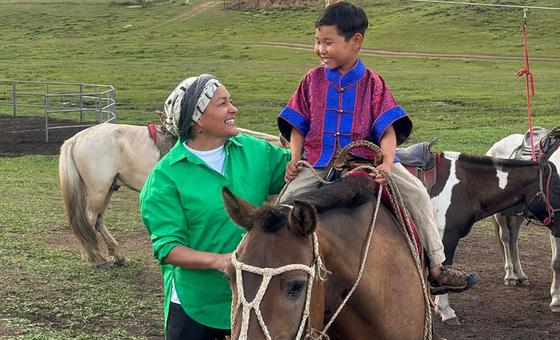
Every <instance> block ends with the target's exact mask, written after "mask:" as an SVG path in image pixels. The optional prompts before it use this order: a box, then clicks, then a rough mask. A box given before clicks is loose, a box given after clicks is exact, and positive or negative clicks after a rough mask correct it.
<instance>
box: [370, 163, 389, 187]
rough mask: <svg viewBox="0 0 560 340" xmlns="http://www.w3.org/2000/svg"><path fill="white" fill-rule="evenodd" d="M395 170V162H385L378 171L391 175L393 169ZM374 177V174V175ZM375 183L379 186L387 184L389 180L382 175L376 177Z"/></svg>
mask: <svg viewBox="0 0 560 340" xmlns="http://www.w3.org/2000/svg"><path fill="white" fill-rule="evenodd" d="M392 168H393V162H383V163H381V164H379V165H378V166H377V168H376V169H377V170H381V171H384V172H385V173H387V174H389V175H390V174H391V169H392ZM372 175H373V174H372ZM374 178H375V182H376V183H377V184H386V183H387V178H386V177H385V175H383V174H382V173H379V174H377V175H375V177H374Z"/></svg>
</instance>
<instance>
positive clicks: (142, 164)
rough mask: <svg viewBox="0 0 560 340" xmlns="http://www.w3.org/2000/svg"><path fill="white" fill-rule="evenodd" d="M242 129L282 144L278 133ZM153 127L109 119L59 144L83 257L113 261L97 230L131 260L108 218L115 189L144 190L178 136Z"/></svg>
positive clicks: (117, 260)
mask: <svg viewBox="0 0 560 340" xmlns="http://www.w3.org/2000/svg"><path fill="white" fill-rule="evenodd" d="M239 130H240V131H241V132H242V133H247V134H250V135H253V136H255V137H257V138H261V139H265V140H267V141H269V142H271V143H273V144H275V145H281V142H280V139H279V138H278V137H276V136H272V135H268V134H265V133H260V132H254V131H250V130H245V129H239ZM152 131H154V134H155V132H157V138H154V137H153V134H150V132H149V129H148V128H147V127H146V126H136V125H125V124H109V123H104V124H99V125H96V126H93V127H90V128H88V129H85V130H83V131H81V132H79V133H77V134H76V135H74V136H73V137H72V138H70V139H68V140H66V141H65V142H64V144H63V145H62V147H61V149H60V159H59V177H60V188H61V191H62V196H63V200H64V206H65V208H66V214H67V217H68V223H69V225H70V227H71V228H72V231H73V233H74V235H75V236H76V238H77V239H78V243H79V245H80V247H81V249H82V254H83V257H84V258H85V259H86V260H87V261H88V262H89V263H91V264H93V265H95V266H96V267H98V268H107V267H108V266H109V263H108V262H107V261H106V260H105V258H104V257H103V256H102V255H101V253H100V251H99V245H98V239H97V237H98V235H100V236H101V237H102V239H103V240H104V241H105V243H106V244H107V249H108V252H109V256H111V260H112V262H113V263H114V264H117V265H121V264H124V263H126V258H125V257H124V256H123V255H122V253H121V251H120V249H119V245H118V243H117V241H116V240H115V239H114V238H113V236H112V235H111V233H110V232H109V230H108V229H107V227H106V226H105V223H104V214H105V210H106V209H107V206H108V204H109V200H110V199H111V195H112V194H113V192H115V191H117V189H118V188H119V187H121V186H123V185H124V186H125V187H128V188H130V189H132V190H134V191H136V192H139V191H140V190H141V189H142V186H143V185H144V182H145V181H146V178H147V177H148V174H149V173H150V170H151V169H152V167H153V166H154V165H155V164H156V162H157V161H158V160H159V159H160V158H161V157H162V156H163V155H164V154H165V153H166V152H167V151H169V148H170V147H171V146H172V145H173V144H174V143H175V141H176V138H175V137H173V136H172V135H170V134H169V133H166V130H165V129H163V128H162V127H161V126H157V127H156V128H155V130H154V129H152ZM156 139H157V145H156V143H155V140H156Z"/></svg>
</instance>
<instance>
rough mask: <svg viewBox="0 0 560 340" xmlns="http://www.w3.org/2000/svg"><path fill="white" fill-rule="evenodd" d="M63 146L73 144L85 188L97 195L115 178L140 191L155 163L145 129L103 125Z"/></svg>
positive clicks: (78, 134)
mask: <svg viewBox="0 0 560 340" xmlns="http://www.w3.org/2000/svg"><path fill="white" fill-rule="evenodd" d="M67 143H73V152H72V154H73V157H74V162H75V163H76V167H77V168H78V169H79V171H80V174H81V175H82V177H83V179H84V182H85V184H86V187H90V189H93V188H100V191H103V190H105V188H106V187H107V186H110V185H111V184H112V183H113V181H114V180H115V179H116V178H117V177H118V179H119V180H121V182H122V183H119V184H124V185H126V186H128V187H130V188H131V189H133V190H140V189H141V188H142V186H143V184H144V182H145V180H146V177H147V176H148V174H149V172H150V170H151V169H152V167H153V166H154V164H155V163H156V162H157V161H158V159H159V150H158V149H157V147H156V146H155V144H154V142H153V141H152V140H151V139H150V137H149V133H148V130H147V128H146V127H145V126H137V125H126V124H111V123H103V124H99V125H95V126H92V127H90V128H88V129H85V130H83V131H80V132H79V133H77V134H76V135H74V136H73V137H72V138H71V139H70V140H68V141H67V142H65V144H67ZM64 147H65V146H63V148H64Z"/></svg>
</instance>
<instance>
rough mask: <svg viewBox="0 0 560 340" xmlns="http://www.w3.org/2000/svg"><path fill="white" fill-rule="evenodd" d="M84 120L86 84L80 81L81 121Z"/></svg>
mask: <svg viewBox="0 0 560 340" xmlns="http://www.w3.org/2000/svg"><path fill="white" fill-rule="evenodd" d="M83 122H84V84H82V83H80V123H83Z"/></svg>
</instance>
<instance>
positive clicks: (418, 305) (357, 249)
mask: <svg viewBox="0 0 560 340" xmlns="http://www.w3.org/2000/svg"><path fill="white" fill-rule="evenodd" d="M372 213H373V203H372V202H370V203H366V204H364V205H362V206H360V207H358V208H357V209H355V210H354V211H353V212H352V214H351V215H349V216H348V220H347V221H345V218H340V217H336V218H333V217H329V216H325V218H331V219H333V221H335V223H336V224H338V226H330V227H327V228H329V229H331V230H332V232H333V233H335V234H336V235H337V236H336V238H338V239H339V240H340V242H338V245H337V248H338V249H337V250H335V251H336V252H337V259H336V260H335V261H334V263H332V265H331V266H329V263H327V269H329V270H330V271H331V272H333V280H334V279H335V275H337V273H338V275H341V276H344V277H343V280H344V282H343V283H341V282H333V285H334V287H333V288H335V289H334V290H335V291H338V294H344V293H345V292H344V291H342V292H341V291H340V289H348V287H349V286H350V285H351V284H353V282H354V281H355V278H356V276H357V273H358V268H359V265H360V259H361V256H362V252H363V247H364V245H365V241H366V238H367V236H366V235H367V232H368V228H369V226H370V223H371V218H372ZM352 221H354V223H352ZM357 221H359V222H357ZM326 224H330V222H329V221H327V222H326ZM374 228H375V229H374V232H373V237H372V241H371V246H370V251H369V255H368V258H367V264H366V267H365V270H364V274H363V277H362V281H361V282H360V284H359V286H358V289H357V290H356V292H355V294H354V296H353V297H352V298H351V299H350V301H349V305H350V306H349V307H350V308H345V309H344V311H343V312H342V313H341V315H340V320H337V323H338V324H339V325H345V326H344V327H340V326H339V327H335V332H336V333H339V335H340V337H341V338H345V339H417V338H422V336H423V332H424V321H425V316H426V315H425V312H426V307H425V306H426V305H425V299H424V293H423V290H422V283H421V281H420V277H419V274H418V269H417V268H416V265H415V263H414V260H413V257H412V253H411V251H410V248H409V246H408V243H407V241H406V240H405V236H404V234H403V232H402V231H401V230H400V229H399V228H401V227H399V225H398V224H397V221H396V219H395V217H394V216H393V215H392V213H390V212H389V210H387V209H386V208H385V207H384V206H381V207H380V210H379V212H378V216H377V221H376V224H375V227H374ZM329 279H330V277H329ZM327 284H329V283H328V281H327ZM337 288H338V290H337ZM329 300H330V301H329ZM327 301H328V302H330V304H331V306H329V307H330V308H331V309H332V308H333V306H332V305H337V304H338V303H339V301H340V296H337V294H336V293H335V295H334V296H332V297H330V299H328V300H327ZM348 325H352V326H351V327H348Z"/></svg>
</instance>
